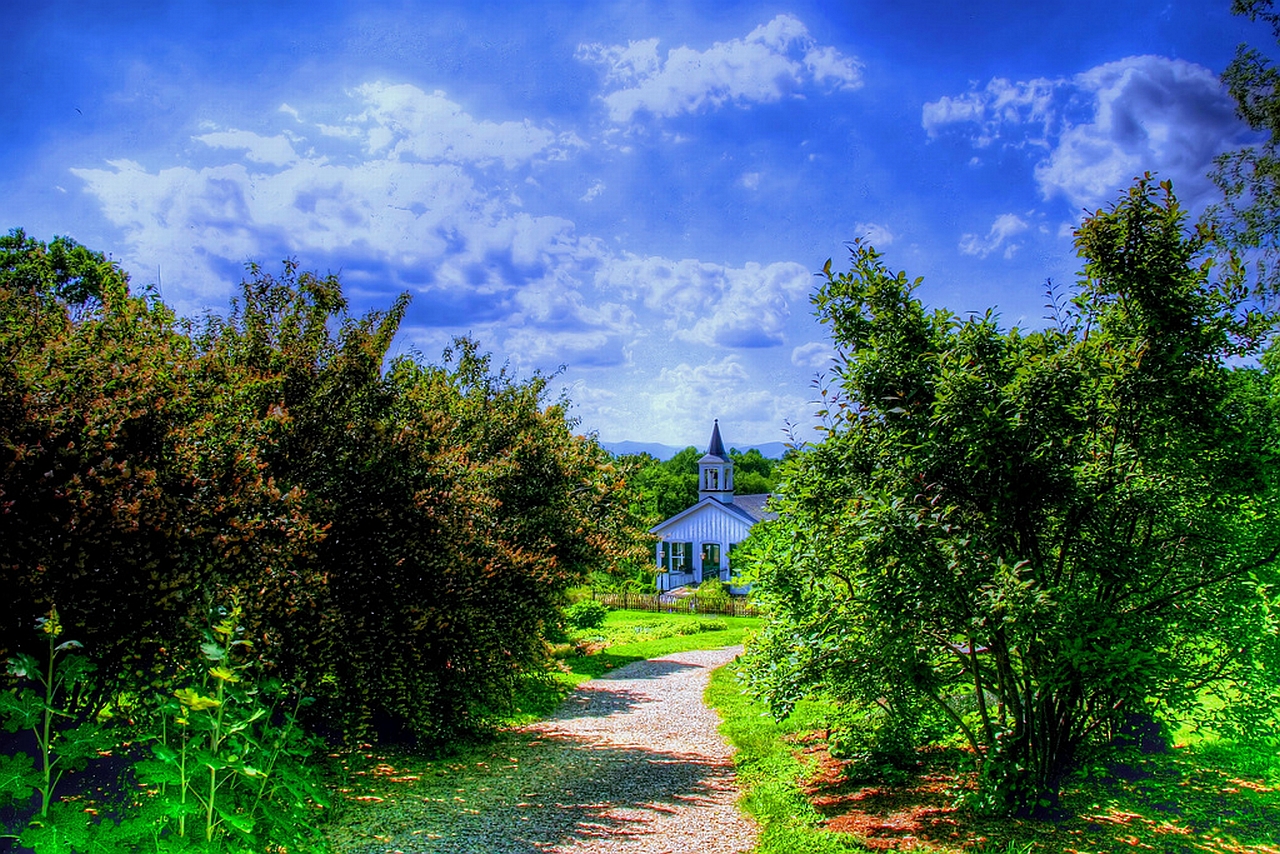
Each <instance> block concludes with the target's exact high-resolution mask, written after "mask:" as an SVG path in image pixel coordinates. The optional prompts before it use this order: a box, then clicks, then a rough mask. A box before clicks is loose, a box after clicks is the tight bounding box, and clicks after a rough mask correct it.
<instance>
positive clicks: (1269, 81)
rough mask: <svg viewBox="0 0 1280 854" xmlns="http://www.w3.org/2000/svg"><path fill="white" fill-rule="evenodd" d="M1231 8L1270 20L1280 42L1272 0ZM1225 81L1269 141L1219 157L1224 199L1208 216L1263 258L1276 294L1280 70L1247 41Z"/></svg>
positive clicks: (1217, 179)
mask: <svg viewBox="0 0 1280 854" xmlns="http://www.w3.org/2000/svg"><path fill="white" fill-rule="evenodd" d="M1231 11H1232V12H1233V13H1234V14H1236V15H1244V16H1246V17H1248V18H1249V20H1251V21H1258V20H1261V21H1262V22H1264V23H1266V24H1267V25H1269V26H1270V27H1271V32H1272V37H1273V38H1275V39H1276V40H1277V43H1280V14H1277V13H1276V12H1275V11H1274V4H1273V2H1272V0H1233V2H1232V4H1231ZM1222 82H1223V83H1224V84H1225V85H1226V87H1227V91H1228V92H1230V93H1231V97H1232V98H1233V99H1234V100H1235V102H1236V114H1237V115H1238V116H1239V117H1240V118H1241V119H1242V120H1243V121H1244V122H1246V123H1247V124H1248V125H1249V127H1250V128H1251V129H1252V130H1254V131H1257V132H1258V133H1260V134H1261V135H1262V137H1263V139H1262V141H1261V144H1258V145H1250V146H1248V147H1245V148H1242V149H1239V150H1237V151H1229V152H1226V153H1224V154H1220V155H1218V157H1217V158H1216V159H1215V160H1214V171H1213V173H1212V175H1211V177H1212V178H1213V181H1214V183H1215V184H1217V185H1218V189H1220V190H1221V191H1222V194H1223V201H1222V203H1221V204H1219V205H1215V206H1213V207H1212V208H1210V209H1209V211H1208V212H1207V215H1206V220H1207V221H1208V222H1210V223H1212V224H1213V226H1214V227H1215V229H1216V230H1217V240H1218V241H1219V242H1220V243H1221V244H1222V245H1223V246H1225V247H1227V248H1231V249H1237V250H1243V251H1246V252H1249V253H1250V254H1256V255H1258V256H1260V257H1259V272H1258V282H1259V285H1260V287H1261V290H1262V291H1263V292H1265V293H1269V294H1272V295H1274V294H1275V293H1276V292H1277V288H1278V287H1280V270H1277V268H1276V266H1275V263H1274V261H1275V256H1276V250H1277V249H1280V244H1278V243H1277V240H1278V239H1280V148H1278V146H1280V70H1278V69H1277V68H1276V67H1275V65H1274V64H1273V63H1272V62H1271V60H1270V59H1268V58H1267V57H1266V56H1265V55H1264V54H1263V53H1262V52H1261V51H1259V50H1258V49H1257V48H1253V47H1249V46H1248V45H1244V44H1241V45H1240V46H1238V47H1237V48H1236V55H1235V57H1234V58H1233V59H1232V60H1231V63H1230V64H1229V65H1228V66H1227V69H1226V71H1224V72H1223V74H1222Z"/></svg>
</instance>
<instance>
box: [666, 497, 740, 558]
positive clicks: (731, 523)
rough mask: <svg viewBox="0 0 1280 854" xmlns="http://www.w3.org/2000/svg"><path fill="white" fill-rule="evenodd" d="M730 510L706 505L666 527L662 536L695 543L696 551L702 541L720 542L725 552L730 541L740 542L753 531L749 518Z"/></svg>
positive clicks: (667, 539)
mask: <svg viewBox="0 0 1280 854" xmlns="http://www.w3.org/2000/svg"><path fill="white" fill-rule="evenodd" d="M730 512H731V511H725V510H721V509H719V508H716V507H713V506H711V505H707V506H704V507H702V508H699V510H698V512H695V513H691V514H689V515H688V516H686V517H685V518H683V519H681V520H679V521H678V522H676V523H675V524H674V525H672V526H670V527H664V529H663V530H662V531H661V533H660V536H661V537H662V539H664V540H666V541H667V542H677V543H693V545H694V551H695V552H696V551H697V550H698V548H699V546H700V545H701V544H702V543H720V544H721V551H722V553H723V552H724V551H727V550H728V547H729V544H730V543H740V542H742V541H743V540H745V539H746V538H747V534H749V533H751V525H750V524H749V523H748V522H747V520H745V519H740V518H738V517H737V516H736V515H733V516H731V515H729V513H730Z"/></svg>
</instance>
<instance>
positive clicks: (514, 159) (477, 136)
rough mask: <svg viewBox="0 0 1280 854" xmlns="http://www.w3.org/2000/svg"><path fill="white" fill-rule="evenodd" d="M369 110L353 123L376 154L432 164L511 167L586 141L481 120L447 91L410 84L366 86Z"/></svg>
mask: <svg viewBox="0 0 1280 854" xmlns="http://www.w3.org/2000/svg"><path fill="white" fill-rule="evenodd" d="M356 94H357V95H359V96H360V97H361V98H363V99H364V101H365V104H366V106H365V110H364V112H362V113H360V114H359V115H357V116H355V117H353V118H352V119H351V120H350V123H351V124H354V125H356V126H358V127H362V128H363V129H364V141H365V145H366V147H367V149H368V151H369V152H370V153H371V154H383V153H384V152H385V153H386V155H387V156H388V157H389V158H390V159H393V160H423V161H426V162H428V163H432V162H447V163H477V164H482V165H483V164H487V163H492V162H498V161H501V162H502V164H503V165H504V166H506V167H507V168H508V169H512V168H514V167H515V166H517V165H518V164H521V163H525V162H528V161H529V160H532V159H534V158H535V157H539V156H542V157H544V158H548V159H556V158H561V157H564V156H565V151H566V149H572V148H578V147H581V146H582V145H583V143H582V141H581V140H580V139H578V138H577V137H576V136H575V135H573V134H571V133H564V134H556V133H553V132H552V131H550V130H548V129H546V128H540V127H538V126H536V125H535V124H533V123H532V122H530V121H522V122H515V121H507V122H487V121H477V120H475V119H474V118H472V117H471V115H470V114H469V113H467V112H465V111H463V109H462V107H461V106H460V105H459V104H457V103H455V102H453V101H451V100H449V98H448V97H447V96H446V95H445V93H444V92H441V91H439V90H436V91H435V92H431V93H427V92H424V91H422V90H421V89H419V88H417V87H416V86H411V85H409V84H407V83H402V84H398V85H392V84H388V83H382V82H377V83H366V84H365V85H363V86H360V87H359V88H358V89H357V90H356Z"/></svg>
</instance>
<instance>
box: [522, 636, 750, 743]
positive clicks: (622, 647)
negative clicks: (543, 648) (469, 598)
mask: <svg viewBox="0 0 1280 854" xmlns="http://www.w3.org/2000/svg"><path fill="white" fill-rule="evenodd" d="M760 624H761V620H760V618H759V617H712V616H706V615H698V614H653V613H647V612H644V611H610V612H609V616H608V617H606V618H605V621H604V625H602V626H601V627H600V628H598V629H585V630H582V631H573V632H571V633H570V635H569V640H570V643H571V644H577V645H578V646H580V647H584V648H590V649H591V650H592V651H591V653H590V654H588V655H574V654H570V655H567V656H565V657H564V658H563V659H561V660H560V661H559V662H558V664H559V667H558V668H557V669H556V670H554V671H552V672H551V673H550V674H549V675H548V676H547V677H546V678H541V679H531V680H529V681H527V682H526V683H525V684H523V685H521V686H520V688H519V690H518V691H517V693H516V697H515V703H514V707H513V708H512V710H511V713H510V714H508V715H506V716H504V717H503V719H502V720H501V722H500V723H501V724H502V725H503V726H519V725H521V724H525V723H529V722H531V721H535V720H538V719H540V718H544V717H546V716H547V715H548V714H550V713H551V712H552V711H553V710H554V709H555V707H556V706H557V705H559V703H560V701H561V700H563V699H564V697H565V695H566V694H568V692H569V691H571V690H573V688H574V687H576V686H577V685H580V684H582V683H583V682H586V681H588V680H590V679H599V678H600V677H601V676H604V675H605V674H607V673H609V672H611V671H614V670H617V669H618V668H619V667H624V666H626V665H628V664H631V663H632V662H635V661H645V660H647V659H650V658H659V657H661V656H664V655H671V654H673V653H677V652H689V651H691V650H695V649H718V648H720V647H724V646H737V645H738V644H741V643H742V642H743V640H744V639H745V638H746V636H747V634H748V633H750V632H752V631H755V630H756V629H757V628H759V626H760Z"/></svg>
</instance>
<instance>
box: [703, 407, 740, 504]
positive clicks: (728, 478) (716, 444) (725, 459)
mask: <svg viewBox="0 0 1280 854" xmlns="http://www.w3.org/2000/svg"><path fill="white" fill-rule="evenodd" d="M698 498H699V499H702V498H714V499H716V500H717V501H719V502H720V503H721V504H732V503H733V460H731V459H729V455H728V454H727V453H725V450H724V442H723V441H721V439H720V421H719V419H717V420H716V421H715V424H714V425H713V426H712V428H711V442H710V444H709V445H708V446H707V455H706V456H704V457H703V458H702V459H700V460H698Z"/></svg>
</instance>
